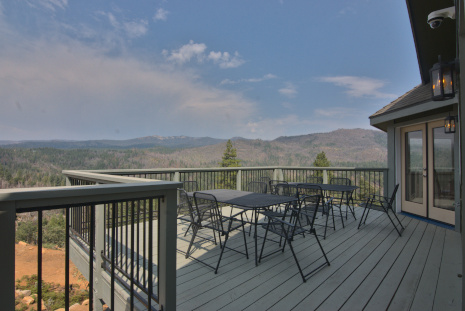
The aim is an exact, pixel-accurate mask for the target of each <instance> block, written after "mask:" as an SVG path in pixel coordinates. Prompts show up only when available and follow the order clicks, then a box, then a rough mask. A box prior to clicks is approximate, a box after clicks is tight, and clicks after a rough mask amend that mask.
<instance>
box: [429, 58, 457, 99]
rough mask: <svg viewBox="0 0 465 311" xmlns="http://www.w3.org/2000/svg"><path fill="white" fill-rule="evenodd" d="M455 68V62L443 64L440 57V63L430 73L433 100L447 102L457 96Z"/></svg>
mask: <svg viewBox="0 0 465 311" xmlns="http://www.w3.org/2000/svg"><path fill="white" fill-rule="evenodd" d="M454 67H455V61H454V62H450V63H443V62H442V61H441V56H440V55H439V56H438V62H437V63H436V64H434V65H433V68H431V69H430V71H429V74H430V79H431V92H432V96H433V100H445V99H448V98H452V97H454V96H455V89H454Z"/></svg>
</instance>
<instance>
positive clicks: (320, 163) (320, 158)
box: [313, 151, 333, 178]
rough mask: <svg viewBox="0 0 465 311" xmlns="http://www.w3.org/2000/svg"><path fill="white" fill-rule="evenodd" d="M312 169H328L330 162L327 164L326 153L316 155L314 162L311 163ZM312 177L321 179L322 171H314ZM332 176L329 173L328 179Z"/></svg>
mask: <svg viewBox="0 0 465 311" xmlns="http://www.w3.org/2000/svg"><path fill="white" fill-rule="evenodd" d="M313 166H314V167H330V166H331V162H329V160H328V158H327V157H326V153H325V152H324V151H322V152H320V153H319V154H317V155H316V159H315V161H313ZM314 176H317V177H323V171H316V172H315V174H314ZM332 176H333V174H332V172H329V176H328V177H329V178H331V177H332Z"/></svg>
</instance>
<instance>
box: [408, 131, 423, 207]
mask: <svg viewBox="0 0 465 311" xmlns="http://www.w3.org/2000/svg"><path fill="white" fill-rule="evenodd" d="M405 157H406V158H405V176H406V180H405V181H406V183H405V191H406V193H405V200H407V201H410V202H415V203H419V204H422V203H423V134H422V131H413V132H407V133H406V134H405Z"/></svg>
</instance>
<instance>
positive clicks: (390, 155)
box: [384, 104, 462, 232]
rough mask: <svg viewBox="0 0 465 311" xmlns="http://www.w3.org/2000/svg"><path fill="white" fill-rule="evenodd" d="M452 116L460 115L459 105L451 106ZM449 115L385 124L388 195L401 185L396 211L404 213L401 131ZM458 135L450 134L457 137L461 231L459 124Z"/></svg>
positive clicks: (458, 227) (457, 218) (458, 222)
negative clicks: (396, 186)
mask: <svg viewBox="0 0 465 311" xmlns="http://www.w3.org/2000/svg"><path fill="white" fill-rule="evenodd" d="M449 110H450V111H451V112H450V114H451V115H457V113H458V104H454V105H452V106H450V109H449ZM448 115H449V112H439V113H434V112H433V113H432V114H430V115H426V116H425V115H422V114H420V115H417V116H415V115H412V116H411V117H410V118H402V119H401V120H402V121H400V120H399V119H395V120H391V121H389V122H387V123H384V125H385V126H386V132H387V136H388V137H387V142H388V146H387V164H388V168H389V172H388V193H392V191H393V190H394V187H395V185H396V184H400V187H399V190H398V195H397V199H396V206H395V208H396V211H397V212H401V211H402V203H401V202H402V201H401V200H402V199H401V198H402V190H403V187H402V182H401V173H402V172H401V169H402V168H401V157H402V155H401V152H402V146H401V143H400V141H401V137H400V135H401V134H400V132H401V131H400V129H401V128H402V127H405V126H410V125H415V124H421V123H427V122H431V121H435V120H443V119H444V118H445V117H447V116H448ZM458 127H459V128H458V129H457V133H455V134H450V135H456V136H455V145H454V153H455V154H454V161H455V163H454V166H455V176H454V177H455V202H456V210H455V230H456V231H459V232H460V230H461V222H462V219H461V207H460V192H461V187H460V185H461V165H460V155H461V151H460V139H459V138H460V134H459V133H460V124H459V123H458Z"/></svg>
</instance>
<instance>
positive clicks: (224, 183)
mask: <svg viewBox="0 0 465 311" xmlns="http://www.w3.org/2000/svg"><path fill="white" fill-rule="evenodd" d="M87 172H89V173H104V174H109V175H116V176H127V177H138V178H144V179H157V180H166V181H185V180H195V181H197V183H198V185H199V190H205V189H218V188H227V189H237V190H243V189H246V185H247V184H248V183H249V182H250V181H257V180H261V179H262V178H264V177H267V178H269V179H271V180H285V181H288V182H305V181H306V179H307V177H310V176H320V177H323V181H324V183H329V182H330V180H331V178H333V177H339V178H340V177H345V178H349V179H350V180H351V183H352V185H355V186H358V187H359V188H358V189H357V190H356V191H355V192H354V200H356V201H358V202H361V201H363V200H364V199H365V197H366V196H367V195H368V194H377V195H385V194H387V193H389V191H388V190H387V186H388V181H387V178H388V174H387V172H388V169H387V168H353V167H325V168H321V167H280V166H279V167H278V166H270V167H228V168H225V167H219V168H176V169H141V170H101V171H87ZM116 176H115V177H116Z"/></svg>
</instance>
